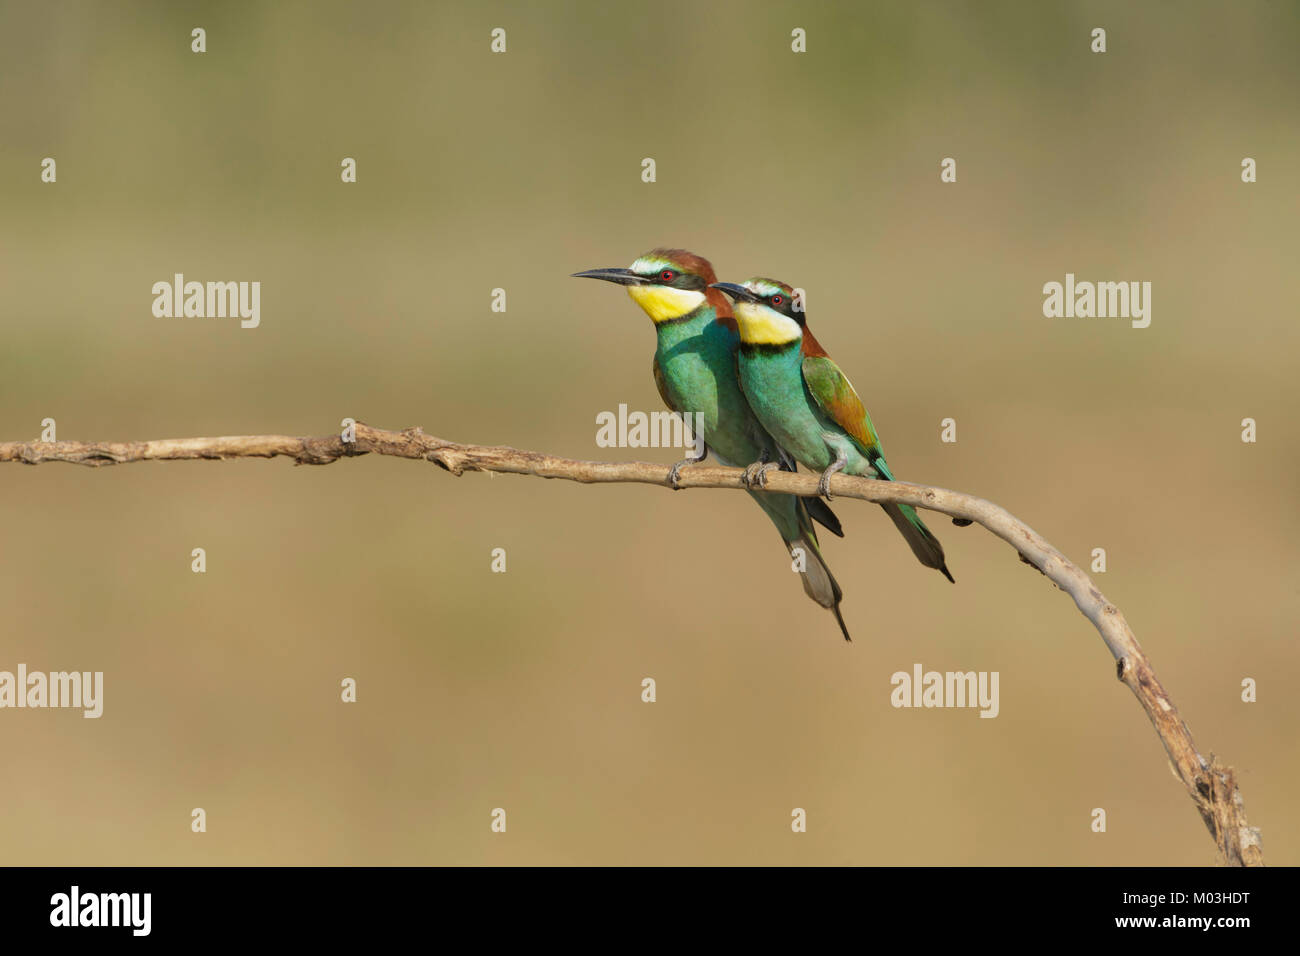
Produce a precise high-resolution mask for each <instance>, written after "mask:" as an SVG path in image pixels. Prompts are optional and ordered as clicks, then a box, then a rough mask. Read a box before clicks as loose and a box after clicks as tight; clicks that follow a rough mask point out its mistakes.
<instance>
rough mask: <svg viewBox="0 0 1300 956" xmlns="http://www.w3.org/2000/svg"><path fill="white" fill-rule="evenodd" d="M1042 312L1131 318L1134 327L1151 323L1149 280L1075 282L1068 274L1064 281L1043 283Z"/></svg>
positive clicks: (1052, 315)
mask: <svg viewBox="0 0 1300 956" xmlns="http://www.w3.org/2000/svg"><path fill="white" fill-rule="evenodd" d="M1043 295H1044V296H1045V298H1044V299H1043V315H1045V316H1047V317H1048V318H1049V319H1060V318H1066V319H1073V318H1080V319H1091V318H1094V317H1095V318H1098V319H1106V318H1112V319H1132V320H1133V323H1132V324H1133V328H1135V329H1145V328H1146V327H1147V326H1148V325H1150V324H1151V283H1150V282H1075V281H1074V273H1073V272H1067V273H1066V274H1065V284H1064V285H1062V284H1061V283H1059V282H1049V283H1047V284H1046V285H1044V286H1043Z"/></svg>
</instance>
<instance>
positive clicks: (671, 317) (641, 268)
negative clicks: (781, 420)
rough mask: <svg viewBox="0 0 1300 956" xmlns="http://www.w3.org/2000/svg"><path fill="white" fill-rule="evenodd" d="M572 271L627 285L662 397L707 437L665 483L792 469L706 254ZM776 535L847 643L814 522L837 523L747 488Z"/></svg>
mask: <svg viewBox="0 0 1300 956" xmlns="http://www.w3.org/2000/svg"><path fill="white" fill-rule="evenodd" d="M575 275H576V276H577V277H579V278H585V279H604V280H605V281H606V282H614V283H617V284H618V285H621V286H625V287H626V288H627V292H628V295H630V296H631V297H632V300H633V301H634V302H636V304H637V305H639V306H641V308H642V309H643V310H644V311H645V312H646V314H647V315H649V316H650V319H651V321H653V322H654V327H655V333H656V335H657V337H658V347H657V348H656V349H655V354H654V378H655V384H656V385H657V386H658V387H659V394H660V396H661V397H662V398H663V400H664V403H665V404H666V405H667V406H668V407H669V408H670V409H672V410H673V411H675V412H679V413H681V414H683V415H692V416H695V415H698V416H700V417H698V418H692V419H690V420H692V421H698V422H700V424H701V429H700V430H701V435H700V436H699V437H700V438H701V439H702V440H703V441H704V450H703V454H702V455H701V456H700V457H699V458H686V459H683V460H682V461H679V462H677V464H675V465H674V466H673V469H672V472H671V473H670V475H669V481H670V482H671V483H672V484H674V485H676V483H677V481H678V479H679V475H680V470H681V467H682V466H683V465H686V464H695V463H698V462H701V461H703V460H704V459H705V458H707V457H708V454H709V450H710V449H712V450H713V454H714V457H715V458H717V459H718V460H719V461H720V462H722V463H723V464H727V465H737V466H745V465H748V464H750V463H757V462H764V463H766V462H772V463H776V464H777V465H778V466H780V467H782V468H786V469H793V468H794V467H795V465H794V461H793V460H792V459H791V458H790V457H789V455H787V454H785V453H784V452H782V450H781V449H780V448H779V447H778V445H777V443H776V442H775V441H773V440H772V436H771V435H769V434H768V433H767V431H766V430H764V428H763V426H762V425H760V424H759V422H758V419H757V418H755V417H754V413H753V411H751V410H750V407H749V404H748V403H747V402H746V401H745V396H744V395H743V394H742V393H741V391H740V385H739V382H738V380H737V377H736V350H737V347H738V346H739V344H740V336H739V333H738V332H737V329H736V321H735V319H734V318H733V317H732V315H731V303H730V302H729V301H728V299H727V297H726V296H724V295H722V294H721V293H719V292H718V291H717V290H716V289H711V288H710V285H711V284H712V283H714V282H716V281H717V276H716V275H715V274H714V272H713V266H712V265H710V264H709V261H708V260H707V259H704V258H702V257H700V256H697V255H695V254H694V253H690V252H687V251H685V250H684V249H656V250H654V251H653V252H648V253H646V254H645V255H643V256H641V258H639V259H637V260H636V262H634V263H632V266H631V267H630V268H627V269H592V270H590V271H588V272H578V273H575ZM750 495H751V496H752V497H753V499H754V500H755V501H757V502H758V505H759V507H760V508H762V509H763V511H764V512H766V513H767V516H768V517H769V518H771V519H772V523H773V524H775V525H776V528H777V530H778V531H779V532H780V533H781V540H782V541H783V542H785V546H786V548H787V550H789V551H790V552H791V554H793V553H794V549H795V548H796V547H798V548H800V549H802V551H803V566H804V570H803V571H801V572H800V579H801V581H802V582H803V589H804V591H805V592H806V593H807V595H808V596H809V597H810V598H812V599H813V600H814V601H816V602H817V603H818V604H820V605H821V606H822V607H824V608H829V609H830V610H831V611H833V612H834V614H835V620H836V621H837V622H838V623H839V626H840V630H841V631H842V632H843V633H844V639H845V640H850V639H851V638H849V631H848V628H847V627H846V626H845V624H844V617H843V615H841V614H840V601H841V599H842V598H843V592H842V591H841V590H840V586H839V584H838V583H837V582H836V580H835V578H834V576H833V575H832V574H831V572H830V568H828V567H827V566H826V561H825V559H824V558H823V557H822V553H821V548H820V547H819V546H818V544H817V533H816V530H815V529H814V527H813V523H812V519H813V518H815V519H816V520H817V521H820V522H821V523H822V524H824V525H825V526H826V527H827V528H828V529H830V531H831V532H832V533H834V534H837V535H841V536H842V535H843V533H844V532H843V531H842V530H841V529H840V523H839V520H838V519H837V518H836V517H835V515H834V513H832V512H831V510H830V509H829V508H828V507H827V506H826V503H825V502H824V501H822V500H821V499H819V498H799V497H797V496H795V495H782V494H768V493H766V492H756V491H750Z"/></svg>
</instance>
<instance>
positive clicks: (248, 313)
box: [151, 272, 262, 329]
mask: <svg viewBox="0 0 1300 956" xmlns="http://www.w3.org/2000/svg"><path fill="white" fill-rule="evenodd" d="M151 291H152V292H153V295H154V300H153V314H154V315H155V316H156V317H157V318H160V319H179V318H186V319H225V318H232V319H233V318H238V319H240V323H239V325H240V328H244V329H255V328H257V327H258V325H260V324H261V322H262V283H260V282H206V283H204V282H186V281H185V274H184V273H183V272H177V273H176V274H175V275H174V276H172V281H171V282H167V281H166V280H163V281H162V282H155V283H154V284H153V289H152V290H151Z"/></svg>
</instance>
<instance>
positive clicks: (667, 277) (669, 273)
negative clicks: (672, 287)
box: [659, 269, 676, 282]
mask: <svg viewBox="0 0 1300 956" xmlns="http://www.w3.org/2000/svg"><path fill="white" fill-rule="evenodd" d="M675 275H676V273H674V272H673V270H672V269H665V270H664V271H663V272H661V273H659V278H661V279H663V280H664V281H665V282H672V281H673V277H674V276H675Z"/></svg>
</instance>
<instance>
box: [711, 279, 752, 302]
mask: <svg viewBox="0 0 1300 956" xmlns="http://www.w3.org/2000/svg"><path fill="white" fill-rule="evenodd" d="M709 288H710V289H718V290H720V291H722V292H725V293H727V295H729V296H731V297H732V298H733V299H735V300H736V301H737V302H757V301H758V296H756V295H754V293H752V292H750V291H749V290H748V289H746V288H745V287H744V286H743V285H736V283H734V282H715V283H713V285H711V286H709Z"/></svg>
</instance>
